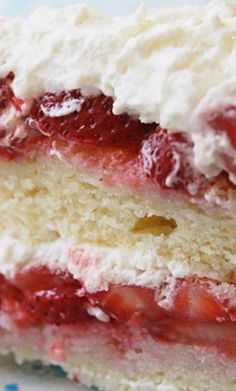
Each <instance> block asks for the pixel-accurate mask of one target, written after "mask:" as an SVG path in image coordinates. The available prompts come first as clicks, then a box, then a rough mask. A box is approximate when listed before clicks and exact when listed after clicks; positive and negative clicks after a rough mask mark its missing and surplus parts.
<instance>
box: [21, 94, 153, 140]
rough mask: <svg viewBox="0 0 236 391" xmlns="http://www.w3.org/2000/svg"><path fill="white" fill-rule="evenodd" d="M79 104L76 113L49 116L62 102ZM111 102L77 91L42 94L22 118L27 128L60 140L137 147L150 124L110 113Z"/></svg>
mask: <svg viewBox="0 0 236 391" xmlns="http://www.w3.org/2000/svg"><path fill="white" fill-rule="evenodd" d="M75 100H77V102H79V101H80V102H81V104H80V105H79V108H78V110H75V111H74V112H72V113H70V114H68V115H62V116H58V117H50V110H52V109H53V108H55V107H59V108H60V107H63V105H64V104H65V103H66V104H68V103H70V101H71V102H73V101H75ZM112 106H113V100H112V98H109V97H106V96H104V95H102V94H101V95H99V96H91V97H87V98H85V97H82V96H81V93H80V90H73V91H70V92H65V91H61V92H58V93H55V94H52V93H51V94H46V95H44V96H43V97H42V98H40V99H38V100H37V101H35V103H34V106H33V108H32V110H31V113H30V115H29V117H28V118H27V119H26V121H27V123H28V124H29V125H30V127H31V128H33V129H36V130H38V131H40V132H42V133H43V134H45V135H48V136H52V135H56V136H58V137H59V138H61V139H64V140H71V141H76V142H79V143H85V144H92V145H96V146H98V145H103V146H110V147H119V148H120V147H123V148H137V147H139V146H140V145H141V142H142V141H143V139H144V138H145V137H147V135H148V134H150V132H151V131H153V130H154V129H155V127H156V126H155V125H154V124H151V125H150V124H149V125H148V124H142V123H141V122H140V121H138V120H135V119H132V118H131V117H130V116H129V115H127V114H122V115H115V114H113V112H112Z"/></svg>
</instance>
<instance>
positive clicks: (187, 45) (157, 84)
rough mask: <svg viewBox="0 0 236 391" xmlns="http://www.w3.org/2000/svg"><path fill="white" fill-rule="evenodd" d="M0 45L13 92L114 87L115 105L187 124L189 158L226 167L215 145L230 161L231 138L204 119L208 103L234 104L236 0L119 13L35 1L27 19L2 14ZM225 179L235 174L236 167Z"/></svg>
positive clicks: (143, 116) (147, 118)
mask: <svg viewBox="0 0 236 391" xmlns="http://www.w3.org/2000/svg"><path fill="white" fill-rule="evenodd" d="M0 53H1V59H0V76H2V77H4V76H6V75H7V74H8V73H9V72H10V71H13V72H14V74H15V79H14V82H13V88H14V92H15V94H16V95H17V96H19V97H22V98H32V97H36V96H38V95H41V94H43V93H44V92H48V91H55V90H60V89H63V90H71V89H74V88H81V89H82V90H83V89H84V90H85V91H89V90H90V91H94V90H95V91H97V90H99V91H102V92H103V93H104V94H106V95H109V96H112V97H113V99H114V107H113V110H114V112H115V113H117V114H118V113H123V112H128V113H129V114H131V115H134V116H136V117H138V118H140V120H141V121H143V122H156V123H159V124H160V125H161V126H162V127H164V128H168V130H169V131H174V132H175V131H182V132H187V133H189V134H190V137H191V138H192V139H193V140H194V143H195V157H194V162H195V165H196V166H197V168H198V169H199V170H200V171H201V172H203V173H204V174H205V175H206V176H209V177H212V176H214V175H217V174H218V173H219V172H220V171H221V170H222V169H225V164H224V161H223V159H222V150H223V155H225V154H226V155H227V156H230V158H231V159H233V160H234V162H233V166H236V154H235V151H234V150H233V149H232V146H231V144H229V142H228V143H225V142H224V141H225V140H224V135H223V134H222V136H221V135H219V134H218V135H216V134H215V132H214V131H213V129H211V128H210V127H209V126H207V119H206V118H207V116H206V113H207V112H208V110H209V107H210V108H211V110H212V109H214V110H220V109H221V108H222V107H227V105H229V104H230V105H236V87H235V86H236V76H235V61H236V4H235V3H233V2H231V1H230V0H215V1H213V2H211V3H209V4H208V5H205V6H202V5H199V6H184V7H178V8H173V9H163V10H160V9H152V10H148V9H146V8H145V7H144V6H141V7H140V8H139V9H138V11H137V12H136V13H135V14H133V15H131V16H129V17H126V18H109V17H106V16H103V15H100V14H99V13H97V12H95V11H92V10H90V9H89V8H88V7H87V6H86V5H83V4H77V5H74V6H70V7H67V8H64V9H48V8H40V9H38V10H37V11H36V12H35V13H34V14H32V15H31V16H30V17H29V18H28V19H27V20H23V19H17V20H7V21H6V20H4V19H1V21H0ZM74 103H75V102H74ZM77 103H78V109H79V102H76V105H77ZM74 107H75V106H74V104H73V105H71V106H70V107H69V108H68V112H70V110H72V109H74ZM51 115H56V116H57V115H59V112H55V113H52V112H51ZM202 127H203V128H204V131H203V130H202ZM206 134H207V137H206ZM209 139H210V142H209ZM229 150H230V152H229V153H230V155H229V154H228V152H227V151H229ZM232 150H233V153H232ZM206 156H207V158H206ZM205 158H206V160H205ZM204 161H205V163H203V162H204ZM231 180H232V181H233V182H235V183H236V177H235V175H234V173H231Z"/></svg>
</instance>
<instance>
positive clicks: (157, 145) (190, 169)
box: [141, 127, 205, 195]
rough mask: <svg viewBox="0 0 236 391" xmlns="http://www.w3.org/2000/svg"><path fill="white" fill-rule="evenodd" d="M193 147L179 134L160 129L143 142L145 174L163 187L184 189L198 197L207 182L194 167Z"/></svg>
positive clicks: (142, 151)
mask: <svg viewBox="0 0 236 391" xmlns="http://www.w3.org/2000/svg"><path fill="white" fill-rule="evenodd" d="M192 148H193V145H192V143H191V142H190V141H189V140H187V139H186V138H185V137H184V136H183V135H182V134H180V133H173V134H170V133H168V131H167V130H165V129H162V128H160V127H158V128H157V129H156V131H155V132H154V133H152V134H151V135H150V136H149V138H148V139H147V140H145V141H144V142H143V146H142V150H141V156H142V159H143V166H144V171H145V173H146V174H147V175H148V176H149V177H150V178H152V179H154V180H155V181H156V182H158V184H159V185H160V186H161V187H163V188H174V189H182V190H184V191H186V192H187V193H190V194H192V195H196V194H197V193H198V192H199V190H200V188H201V187H202V186H203V183H204V181H205V179H204V177H203V176H202V175H200V174H199V172H198V171H197V170H196V169H195V167H194V165H193V150H192Z"/></svg>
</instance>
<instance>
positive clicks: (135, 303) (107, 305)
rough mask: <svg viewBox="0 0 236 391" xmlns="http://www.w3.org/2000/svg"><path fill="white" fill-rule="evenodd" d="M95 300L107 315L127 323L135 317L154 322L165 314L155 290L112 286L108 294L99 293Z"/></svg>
mask: <svg viewBox="0 0 236 391" xmlns="http://www.w3.org/2000/svg"><path fill="white" fill-rule="evenodd" d="M94 299H95V301H96V302H97V303H98V305H99V306H101V308H102V309H103V310H104V311H105V312H106V313H107V314H109V315H110V316H112V317H114V318H115V319H118V320H119V321H127V320H129V319H131V318H133V317H136V318H137V317H138V319H139V320H145V319H149V320H153V321H154V320H156V319H159V318H160V317H161V316H163V313H164V311H163V310H162V309H161V308H160V307H159V306H158V305H157V304H156V302H155V291H154V290H153V289H148V288H143V287H138V286H111V287H110V288H109V290H108V291H107V292H100V293H97V294H96V295H95V297H94Z"/></svg>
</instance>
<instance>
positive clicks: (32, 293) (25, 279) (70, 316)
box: [15, 267, 85, 325]
mask: <svg viewBox="0 0 236 391" xmlns="http://www.w3.org/2000/svg"><path fill="white" fill-rule="evenodd" d="M15 283H16V285H17V287H18V289H20V290H21V291H22V292H23V293H24V302H25V306H26V307H27V308H28V310H29V312H30V313H31V314H32V315H33V316H35V318H37V319H38V320H39V321H42V322H44V323H51V324H57V325H61V324H74V323H78V321H80V320H81V319H84V317H85V310H84V308H83V299H81V298H80V297H78V295H77V291H78V290H79V289H80V288H81V284H80V283H79V281H77V280H75V279H74V278H73V277H72V276H71V275H69V274H66V273H59V274H56V273H53V272H51V271H50V270H49V269H48V268H46V267H38V268H34V269H30V270H25V271H22V272H21V273H19V274H18V275H17V277H16V280H15Z"/></svg>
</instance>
